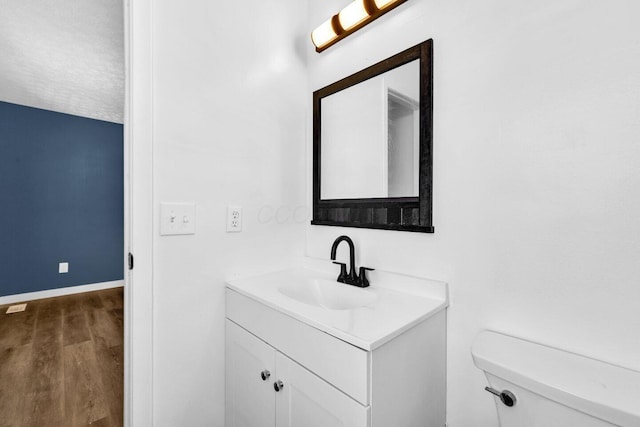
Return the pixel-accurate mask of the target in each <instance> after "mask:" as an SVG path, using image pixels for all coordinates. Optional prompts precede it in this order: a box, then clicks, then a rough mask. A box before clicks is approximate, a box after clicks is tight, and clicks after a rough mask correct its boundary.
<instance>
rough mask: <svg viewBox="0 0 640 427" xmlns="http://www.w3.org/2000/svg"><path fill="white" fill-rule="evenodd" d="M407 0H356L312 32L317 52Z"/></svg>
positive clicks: (312, 39)
mask: <svg viewBox="0 0 640 427" xmlns="http://www.w3.org/2000/svg"><path fill="white" fill-rule="evenodd" d="M405 1H407V0H354V1H353V2H352V3H351V4H349V5H348V6H347V7H345V8H344V9H342V10H341V11H340V12H339V13H337V14H335V15H333V16H332V17H331V18H329V19H328V20H326V21H325V22H324V23H322V24H321V25H320V26H319V27H318V28H316V29H315V30H313V32H312V33H311V41H312V42H313V44H314V45H315V46H316V52H322V51H323V50H325V49H326V48H328V47H330V46H333V45H334V44H336V43H338V42H339V41H340V40H342V39H343V38H345V37H347V36H348V35H349V34H351V33H353V32H355V31H357V30H359V29H360V28H362V27H364V26H365V25H367V24H368V23H369V22H371V21H373V20H375V19H377V18H379V17H380V16H382V15H384V14H385V13H387V12H389V11H390V10H391V9H393V8H395V7H397V6H400V5H401V4H402V3H404V2H405Z"/></svg>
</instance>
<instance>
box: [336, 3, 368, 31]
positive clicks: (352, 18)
mask: <svg viewBox="0 0 640 427" xmlns="http://www.w3.org/2000/svg"><path fill="white" fill-rule="evenodd" d="M368 17H369V14H368V13H367V10H366V9H365V8H364V0H355V1H354V2H353V3H351V4H350V5H349V6H347V7H345V8H344V9H342V10H341V11H340V13H339V14H338V18H339V19H340V25H341V26H342V28H344V29H345V30H349V29H350V28H353V27H355V26H356V25H358V24H359V23H361V22H362V21H364V20H365V19H367V18H368Z"/></svg>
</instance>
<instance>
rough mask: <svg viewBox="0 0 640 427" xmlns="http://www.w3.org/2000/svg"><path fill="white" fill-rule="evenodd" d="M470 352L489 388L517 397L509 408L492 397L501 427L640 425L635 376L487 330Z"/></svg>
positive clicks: (639, 379) (639, 387)
mask: <svg viewBox="0 0 640 427" xmlns="http://www.w3.org/2000/svg"><path fill="white" fill-rule="evenodd" d="M471 354H472V356H473V361H474V363H475V365H476V366H477V367H478V368H480V369H482V370H483V371H484V372H485V375H486V376H487V380H488V381H489V385H490V386H491V387H493V388H494V389H496V390H499V391H502V390H509V391H511V392H512V393H513V394H515V396H516V404H515V405H514V406H512V407H508V406H506V405H504V404H502V402H501V401H500V399H499V398H495V401H496V404H497V407H498V418H499V419H500V426H502V427H556V426H557V427H560V426H562V427H574V426H575V427H605V426H624V427H640V372H637V371H633V370H630V369H626V368H622V367H619V366H615V365H611V364H608V363H605V362H601V361H598V360H595V359H590V358H588V357H585V356H580V355H577V354H573V353H569V352H566V351H563V350H559V349H556V348H552V347H547V346H544V345H541V344H536V343H532V342H529V341H525V340H522V339H519V338H514V337H511V336H508V335H503V334H500V333H497V332H492V331H483V332H481V333H480V334H479V335H478V337H477V338H476V340H475V341H474V343H473V345H472V347H471ZM487 394H488V393H487ZM489 396H492V395H490V394H488V397H489Z"/></svg>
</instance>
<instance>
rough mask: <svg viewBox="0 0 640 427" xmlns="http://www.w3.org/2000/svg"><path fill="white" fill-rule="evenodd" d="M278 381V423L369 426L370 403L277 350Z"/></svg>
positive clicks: (283, 426)
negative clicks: (338, 387)
mask: <svg viewBox="0 0 640 427" xmlns="http://www.w3.org/2000/svg"><path fill="white" fill-rule="evenodd" d="M276 372H277V378H276V379H275V380H274V382H275V381H278V380H279V381H282V384H283V387H282V388H281V389H280V391H279V392H277V393H276V426H277V427H367V426H368V425H369V407H368V406H367V407H365V406H362V405H360V404H359V403H358V402H356V401H355V400H353V399H351V398H350V397H349V396H347V395H346V394H344V393H342V392H341V391H340V390H338V389H336V388H335V387H333V386H332V385H330V384H329V383H327V382H325V381H324V380H322V379H321V378H320V377H318V376H316V375H314V374H313V373H311V372H310V371H308V370H306V369H305V368H303V367H302V366H300V365H298V364H297V363H296V362H294V361H293V360H291V359H289V358H288V357H286V356H284V355H282V354H281V353H277V354H276Z"/></svg>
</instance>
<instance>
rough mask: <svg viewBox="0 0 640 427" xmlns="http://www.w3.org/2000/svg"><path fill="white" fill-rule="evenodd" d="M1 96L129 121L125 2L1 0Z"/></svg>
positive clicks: (87, 115) (33, 105)
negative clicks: (125, 113)
mask: <svg viewBox="0 0 640 427" xmlns="http://www.w3.org/2000/svg"><path fill="white" fill-rule="evenodd" d="M0 101H6V102H11V103H15V104H21V105H28V106H31V107H37V108H43V109H47V110H53V111H59V112H63V113H68V114H74V115H78V116H84V117H91V118H95V119H100V120H106V121H110V122H117V123H122V118H123V110H124V19H123V8H122V0H0Z"/></svg>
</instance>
